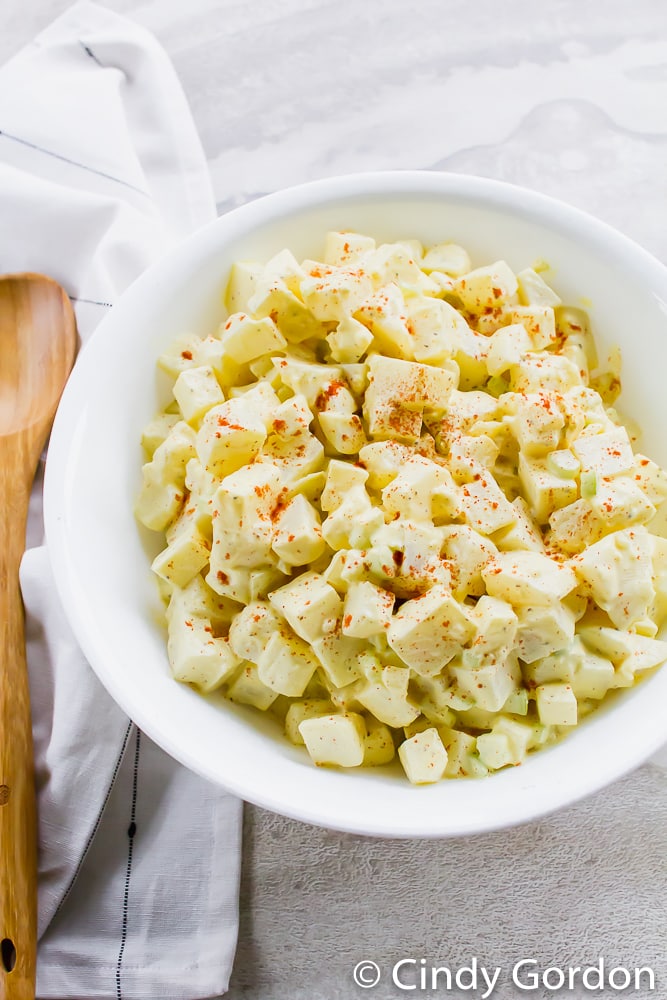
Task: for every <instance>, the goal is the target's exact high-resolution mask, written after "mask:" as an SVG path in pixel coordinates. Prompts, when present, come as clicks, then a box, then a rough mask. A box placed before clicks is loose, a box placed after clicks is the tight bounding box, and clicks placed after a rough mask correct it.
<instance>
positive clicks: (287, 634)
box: [257, 628, 318, 698]
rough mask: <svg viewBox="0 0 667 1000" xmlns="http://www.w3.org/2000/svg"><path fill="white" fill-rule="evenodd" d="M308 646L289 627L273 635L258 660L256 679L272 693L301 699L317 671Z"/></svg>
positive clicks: (315, 660) (312, 654) (315, 659)
mask: <svg viewBox="0 0 667 1000" xmlns="http://www.w3.org/2000/svg"><path fill="white" fill-rule="evenodd" d="M317 667H318V661H317V657H316V656H315V655H314V653H313V651H312V649H311V648H310V646H309V645H308V643H306V642H304V641H303V639H301V638H300V637H299V636H298V635H294V633H293V632H291V631H290V630H289V629H287V628H282V629H280V630H279V631H277V632H274V633H273V634H272V636H271V637H270V639H269V640H268V641H267V643H266V645H265V647H264V649H263V650H262V652H261V653H260V655H259V659H258V660H257V676H258V677H259V679H260V681H261V682H262V684H266V686H267V687H268V688H271V690H272V691H277V692H278V694H284V695H287V696H288V697H290V698H300V697H301V695H302V694H303V692H304V691H305V690H306V687H307V686H308V683H309V681H310V679H311V678H312V676H313V674H314V673H315V671H316V670H317Z"/></svg>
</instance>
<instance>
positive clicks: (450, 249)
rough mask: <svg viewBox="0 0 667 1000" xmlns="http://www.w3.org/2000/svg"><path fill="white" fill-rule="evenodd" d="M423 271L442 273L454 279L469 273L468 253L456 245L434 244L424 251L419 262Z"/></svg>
mask: <svg viewBox="0 0 667 1000" xmlns="http://www.w3.org/2000/svg"><path fill="white" fill-rule="evenodd" d="M421 267H422V270H423V271H426V273H427V274H428V273H429V272H430V271H444V273H445V274H449V275H451V276H452V277H454V278H458V277H460V276H461V275H462V274H467V273H468V272H469V271H470V268H471V264H470V257H469V256H468V251H467V250H464V248H463V247H461V246H459V245H458V244H457V243H436V244H435V246H432V247H431V248H430V249H429V250H427V251H426V253H425V254H424V257H423V259H422V261H421Z"/></svg>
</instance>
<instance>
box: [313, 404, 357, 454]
mask: <svg viewBox="0 0 667 1000" xmlns="http://www.w3.org/2000/svg"><path fill="white" fill-rule="evenodd" d="M319 423H320V427H321V429H322V433H323V434H324V436H325V438H326V439H327V441H328V442H329V444H330V445H331V447H332V448H333V449H334V451H337V452H338V453H339V454H341V455H356V454H357V452H358V451H359V450H360V449H361V448H363V446H364V445H365V444H366V442H367V438H366V434H365V433H364V426H363V424H362V422H361V418H360V417H359V416H358V415H357V414H356V413H351V414H349V415H346V414H344V413H329V412H327V411H325V412H323V413H320V415H319Z"/></svg>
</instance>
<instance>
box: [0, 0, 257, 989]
mask: <svg viewBox="0 0 667 1000" xmlns="http://www.w3.org/2000/svg"><path fill="white" fill-rule="evenodd" d="M214 212H215V209H214V203H213V198H212V193H211V188H210V182H209V177H208V172H207V168H206V163H205V159H204V156H203V152H202V149H201V146H200V143H199V139H198V137H197V134H196V131H195V128H194V124H193V122H192V119H191V117H190V112H189V109H188V107H187V104H186V101H185V97H184V95H183V93H182V91H181V88H180V85H179V83H178V81H177V78H176V76H175V73H174V70H173V68H172V66H171V64H170V62H169V60H168V58H167V56H166V54H165V53H164V52H163V50H162V49H161V48H160V46H159V45H158V44H157V42H156V41H155V39H154V38H152V36H151V35H150V34H148V33H147V32H146V31H145V30H144V29H142V28H140V27H138V26H137V25H135V24H133V23H131V22H130V21H127V20H125V19H124V18H122V17H119V16H117V15H116V14H113V13H111V12H110V11H107V10H104V9H102V8H100V7H97V6H95V5H93V4H90V3H78V4H76V5H75V6H74V7H72V8H71V9H70V10H69V11H67V12H66V13H65V14H64V15H63V16H62V17H60V18H59V19H58V20H57V21H56V22H55V23H54V24H52V25H51V26H50V27H49V28H48V29H47V30H46V31H44V32H43V33H42V34H41V35H40V36H39V37H38V38H37V39H36V40H35V41H34V42H33V43H32V44H31V45H29V46H28V47H27V48H26V49H24V50H23V51H22V52H20V53H19V54H18V55H17V56H16V57H15V58H14V59H12V60H11V61H10V62H9V63H8V64H7V65H6V66H5V67H4V68H2V69H1V70H0V272H10V271H11V272H17V271H23V270H29V271H40V272H44V273H46V274H50V275H51V276H52V277H54V278H56V279H57V280H58V281H59V282H61V283H62V284H63V286H64V287H65V288H66V290H67V291H68V292H69V294H70V295H71V297H72V299H73V301H74V303H75V307H76V313H77V320H78V325H79V332H80V335H81V339H82V341H83V342H84V343H85V340H86V338H87V337H88V336H89V335H90V333H91V332H92V330H93V329H94V327H95V326H96V324H97V323H98V321H99V320H100V319H101V317H102V316H103V315H104V314H105V312H106V311H107V310H108V309H109V308H111V307H112V305H113V303H114V301H115V300H116V298H117V297H118V295H119V294H120V293H121V292H122V290H123V289H124V288H125V287H126V286H127V285H128V284H129V283H130V282H131V281H132V280H133V279H134V278H135V277H136V276H137V275H138V274H139V273H140V272H141V271H142V270H143V269H144V268H145V267H146V266H147V265H148V264H149V263H150V262H151V261H152V260H153V259H154V258H155V257H156V256H157V255H158V254H160V253H161V252H162V251H163V250H164V249H165V247H167V246H168V245H169V244H170V243H171V242H172V241H174V240H176V239H178V238H179V237H182V236H183V235H185V234H186V233H187V232H188V231H189V230H191V229H193V228H194V227H196V226H198V225H200V224H202V223H204V222H207V221H208V220H209V219H210V218H212V216H213V215H214ZM84 349H85V347H84ZM119 402H120V403H121V405H122V401H119ZM39 478H40V477H39V476H38V480H39ZM42 540H43V533H42V522H41V490H40V486H39V482H38V483H37V484H36V488H35V491H34V494H33V499H32V508H31V513H30V520H29V529H28V544H29V545H31V546H33V547H31V548H30V549H29V551H28V552H27V553H26V555H25V558H24V561H23V565H22V570H21V585H22V590H23V597H24V602H25V607H26V618H27V645H28V663H29V669H30V680H31V696H32V706H33V716H34V736H35V755H36V768H37V786H38V795H39V817H40V821H39V822H40V827H39V834H40V866H39V934H40V945H39V955H38V977H37V987H38V995H39V996H40V997H44V998H47V997H54V998H55V997H57V998H59V1000H64V998H66V997H82V998H87V1000H88V998H92V997H115V998H117V1000H130V998H143V997H146V998H151V1000H155V998H157V997H169V998H171V1000H180V998H182V1000H195V998H203V997H213V996H218V995H220V994H221V993H223V992H224V991H225V990H226V988H227V984H228V979H229V974H230V971H231V964H232V959H233V954H234V948H235V944H236V935H237V922H238V914H237V897H238V880H239V868H240V834H241V829H240V827H241V803H240V802H239V801H238V800H236V799H234V798H233V797H231V796H229V795H226V794H224V793H223V792H221V791H220V790H218V789H216V788H214V787H213V786H211V785H209V784H208V783H206V782H204V781H203V780H201V779H200V778H198V777H196V776H195V775H193V774H191V773H190V772H188V771H186V770H185V769H183V768H181V767H180V766H179V765H177V764H176V763H175V762H173V761H172V760H171V759H170V758H168V757H167V756H166V755H165V754H163V753H162V751H161V750H159V749H158V748H157V747H156V746H155V745H154V744H152V743H151V742H150V740H148V738H147V737H145V736H144V735H142V734H141V733H140V732H139V731H138V730H137V729H136V727H135V726H134V725H133V724H132V723H131V722H130V721H129V720H128V719H127V718H126V717H125V716H124V715H123V713H122V712H121V711H120V709H119V708H117V707H116V705H115V704H114V703H113V702H112V701H111V699H110V698H109V697H108V695H107V694H106V692H105V691H104V690H103V689H102V687H101V686H100V684H99V683H98V681H97V679H96V677H95V675H94V674H93V672H92V670H91V669H90V667H89V666H88V664H87V663H86V662H85V660H84V659H83V656H82V654H81V653H80V651H79V650H78V648H77V646H76V643H75V640H74V638H73V636H72V633H71V632H70V629H69V628H68V625H67V623H66V621H65V618H64V616H63V612H62V609H61V607H60V605H59V603H58V599H57V597H56V594H55V590H54V586H53V582H52V577H51V572H50V568H49V561H48V554H47V552H46V550H45V548H44V547H43V546H42ZM128 654H131V651H130V650H128Z"/></svg>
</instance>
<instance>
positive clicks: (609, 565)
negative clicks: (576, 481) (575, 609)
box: [572, 526, 655, 629]
mask: <svg viewBox="0 0 667 1000" xmlns="http://www.w3.org/2000/svg"><path fill="white" fill-rule="evenodd" d="M572 565H573V566H574V570H575V572H576V574H577V576H578V577H579V579H580V580H581V581H582V583H583V584H584V585H585V588H586V593H588V594H590V595H591V597H592V598H593V600H594V601H595V603H596V604H597V605H598V606H599V607H601V608H602V609H603V610H604V611H606V612H607V614H608V615H609V617H610V618H611V620H612V622H613V623H614V625H616V627H617V628H619V629H625V628H628V627H629V626H631V625H633V624H634V623H635V622H638V621H641V620H642V619H644V618H646V617H648V610H649V608H650V607H651V604H652V602H653V600H654V598H655V590H654V588H653V582H652V573H653V568H652V562H651V542H650V536H649V534H648V532H647V531H646V528H643V527H641V526H640V527H637V528H626V529H625V530H623V531H615V532H613V533H612V534H611V535H607V536H606V538H602V539H601V540H600V541H599V542H595V544H594V545H589V546H588V547H587V548H586V549H585V550H584V551H583V552H582V553H580V554H579V555H576V556H574V557H573V559H572Z"/></svg>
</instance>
